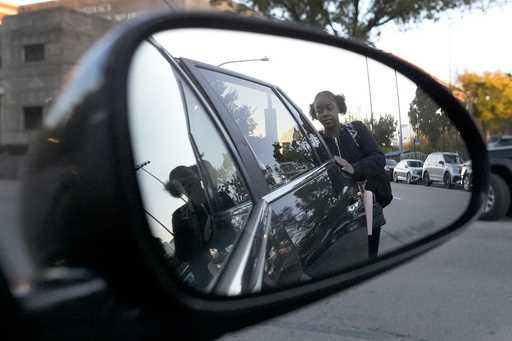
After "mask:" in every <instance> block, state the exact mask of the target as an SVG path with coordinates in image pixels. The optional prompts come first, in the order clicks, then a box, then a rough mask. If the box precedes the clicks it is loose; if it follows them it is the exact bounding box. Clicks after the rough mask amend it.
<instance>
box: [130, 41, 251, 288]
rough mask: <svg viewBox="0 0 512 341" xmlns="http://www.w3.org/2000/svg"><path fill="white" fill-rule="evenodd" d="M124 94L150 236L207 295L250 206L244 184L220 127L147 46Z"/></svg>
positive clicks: (184, 277)
mask: <svg viewBox="0 0 512 341" xmlns="http://www.w3.org/2000/svg"><path fill="white" fill-rule="evenodd" d="M148 85H151V86H148ZM128 91H129V96H128V98H129V103H128V104H129V115H128V116H129V120H130V121H129V123H130V133H131V136H132V147H133V151H134V159H135V169H136V173H137V180H138V183H139V188H140V192H141V195H142V201H143V204H144V210H145V212H146V217H147V221H148V222H149V224H150V227H151V232H152V234H153V235H154V236H155V238H156V239H157V240H158V241H159V242H160V243H161V245H162V247H163V250H165V252H166V255H167V256H168V258H169V264H170V265H171V270H173V271H175V273H176V275H177V276H179V277H180V279H181V280H182V281H184V282H186V283H188V284H189V285H190V286H193V287H195V288H197V289H200V290H208V288H209V286H210V285H211V284H212V283H213V282H214V279H215V276H217V275H218V274H219V272H220V271H221V269H222V265H223V264H224V261H225V260H226V259H227V256H228V255H229V253H230V250H231V249H232V248H230V246H231V245H233V244H234V243H235V242H236V241H237V238H238V236H239V235H240V233H241V231H242V230H243V227H244V225H245V222H246V220H247V217H248V215H249V213H250V210H251V208H252V204H251V201H250V196H249V192H248V190H247V186H246V183H245V181H244V180H243V179H242V177H241V175H240V173H239V171H238V169H237V165H236V163H235V161H234V159H233V157H232V155H231V154H230V151H229V149H228V148H227V145H226V143H225V142H224V140H223V138H222V135H221V133H220V132H219V129H218V127H217V126H216V125H215V124H214V122H213V121H212V119H211V118H210V116H209V115H208V113H207V112H206V110H205V109H204V107H203V106H202V105H201V104H200V102H199V100H198V99H197V97H196V96H195V94H194V93H193V92H192V91H191V89H190V88H189V87H188V86H187V84H186V83H185V82H184V81H183V80H181V78H180V77H179V76H178V74H177V73H175V71H174V70H173V68H172V66H171V64H170V63H169V62H168V61H167V60H166V59H165V58H164V57H163V56H162V54H160V52H159V51H158V50H157V49H156V48H155V47H154V46H152V45H151V44H149V43H145V44H143V45H141V46H140V47H139V48H138V50H137V52H136V53H135V55H134V57H133V62H132V65H131V68H130V72H129V82H128ZM163 99H165V100H163ZM169 155H172V157H169ZM235 208H236V210H235ZM227 210H229V211H227Z"/></svg>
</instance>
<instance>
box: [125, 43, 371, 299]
mask: <svg viewBox="0 0 512 341" xmlns="http://www.w3.org/2000/svg"><path fill="white" fill-rule="evenodd" d="M140 53H141V56H144V58H140V59H137V58H136V59H135V62H134V64H133V65H134V66H133V71H132V72H133V73H132V75H134V76H133V77H134V78H133V79H137V77H139V75H146V73H145V71H146V68H145V66H146V65H147V64H148V65H151V68H152V69H157V68H158V70H161V71H159V72H160V73H165V72H167V73H168V74H169V77H168V78H166V79H168V80H170V81H169V83H171V82H172V83H171V85H169V86H168V89H166V93H167V94H168V95H169V96H174V98H177V101H174V102H173V103H180V101H179V99H181V102H182V103H183V107H181V106H178V107H173V108H172V110H173V111H174V113H175V114H174V116H173V122H172V124H173V126H174V129H175V131H176V132H175V133H174V134H173V135H172V136H166V137H164V138H165V139H167V140H165V141H166V142H168V143H169V144H170V145H182V151H183V154H185V153H187V157H186V158H185V157H183V158H178V157H177V158H176V159H175V160H173V161H172V162H173V163H170V161H167V160H166V162H165V167H166V169H165V170H164V171H162V173H164V174H165V173H168V172H169V169H172V171H171V172H170V175H169V185H168V186H167V187H168V188H167V190H168V192H169V193H170V195H171V196H172V197H173V198H170V199H172V200H174V201H175V202H176V204H175V206H176V208H174V212H172V227H171V226H167V230H171V229H172V230H173V231H174V243H173V244H174V249H175V250H176V252H175V254H174V255H172V254H171V255H169V257H170V259H171V262H170V263H171V264H172V265H171V266H170V268H171V270H172V269H173V268H174V272H175V273H176V274H177V275H178V276H179V278H180V279H181V281H182V282H185V283H187V284H188V285H189V286H191V287H193V288H195V289H198V290H200V291H203V292H212V291H213V292H216V293H220V294H224V295H239V294H244V293H248V292H251V293H252V292H258V291H261V290H265V289H271V288H279V287H283V286H287V285H292V284H296V283H297V282H300V281H302V280H308V279H309V278H310V277H311V271H312V270H311V269H312V267H313V268H315V265H316V263H315V261H316V260H317V259H318V258H319V257H320V256H321V255H323V254H324V253H325V252H326V251H327V250H329V249H330V248H331V246H332V245H333V244H334V243H336V242H337V241H338V240H340V239H343V238H349V237H351V236H354V234H357V235H358V236H363V237H364V238H358V240H361V241H362V242H361V245H360V247H359V249H360V250H359V251H360V252H345V253H344V254H343V255H342V256H343V257H342V258H343V260H344V261H345V262H347V263H348V264H350V265H352V264H356V263H359V262H362V261H366V260H367V259H368V246H367V230H366V216H365V215H364V209H363V206H364V205H363V203H362V201H361V199H360V197H359V196H358V195H357V191H356V190H355V182H354V180H353V178H352V176H350V175H347V174H346V173H344V172H342V171H341V169H340V168H339V166H337V164H336V163H335V162H334V160H333V159H332V157H330V158H329V157H327V158H326V156H328V155H330V152H329V151H328V149H327V148H326V146H325V144H324V143H320V141H321V140H322V137H321V135H320V134H319V133H318V131H316V130H315V129H314V127H313V126H312V124H311V123H310V122H309V121H308V120H307V118H306V117H305V115H304V114H303V113H302V112H301V111H300V109H298V107H297V106H296V105H295V104H294V103H293V102H292V101H291V100H290V99H289V97H288V96H287V95H286V94H285V93H284V92H283V91H282V90H281V89H279V88H278V87H276V86H274V85H272V84H269V83H267V82H265V81H263V80H259V79H255V78H252V77H249V76H247V75H244V74H241V73H236V72H233V71H230V70H227V69H224V68H220V67H217V66H213V65H210V64H206V63H202V62H199V61H195V60H190V59H186V58H174V57H170V56H169V53H168V52H167V51H166V50H165V49H164V48H163V47H161V46H158V45H157V46H154V45H152V44H145V45H144V46H143V47H142V48H141V50H140ZM147 56H150V57H147ZM138 62H140V64H138ZM139 70H141V73H138V72H139ZM140 83H141V82H135V81H134V82H133V83H131V84H133V93H134V96H136V95H137V94H140V92H139V91H137V90H136V89H138V86H139V84H140ZM176 84H179V86H176ZM199 94H202V95H199ZM141 96H142V95H141ZM201 96H204V97H203V98H201ZM134 98H135V97H134ZM146 99H147V98H146V97H142V98H141V99H140V100H139V99H138V97H137V98H136V99H133V100H132V103H133V104H132V105H131V107H130V108H131V109H130V110H131V115H130V117H131V119H132V125H131V128H132V135H133V136H134V141H135V142H134V145H135V146H136V148H140V149H137V151H136V153H135V155H136V163H137V164H144V160H148V159H150V160H151V162H152V165H153V164H154V165H155V166H153V167H156V165H157V164H158V162H159V160H160V159H159V158H161V154H159V153H158V152H155V150H158V148H153V146H157V145H158V144H161V143H163V142H161V140H159V139H156V140H155V142H154V145H153V144H151V145H149V144H147V143H148V139H149V138H148V137H147V136H144V138H143V140H144V142H145V143H146V144H143V143H141V142H139V140H138V138H139V137H140V138H142V137H143V135H141V131H145V129H146V128H147V127H149V128H151V127H155V128H156V129H159V125H152V124H153V123H152V122H151V121H148V120H147V119H145V116H144V115H139V113H141V112H142V113H145V111H147V110H149V111H154V112H158V110H160V107H159V106H156V107H155V108H154V109H153V108H149V109H148V106H149V105H150V104H148V103H147V102H146ZM204 100H207V102H208V103H211V105H212V108H210V107H208V106H206V105H204V103H205V102H203V101H204ZM212 109H213V110H214V112H215V113H216V114H214V113H212V112H210V110H212ZM165 111H167V109H166V110H165ZM260 114H261V115H260ZM214 115H216V116H217V117H219V119H220V121H221V122H223V123H224V124H223V128H220V127H219V126H218V125H217V124H216V123H215V121H214V120H212V119H211V117H215V116H214ZM164 117H167V116H164ZM138 118H140V120H138ZM160 124H162V123H160ZM263 127H264V129H263ZM187 130H188V131H189V136H188V138H187V137H186V136H182V135H180V133H179V132H185V133H186V132H187ZM188 139H190V140H191V142H189V141H188ZM168 140H169V141H168ZM229 140H233V141H236V142H235V145H236V146H234V147H230V146H229V145H228V144H227V143H225V142H224V141H229ZM188 145H190V146H193V147H190V148H188ZM145 146H150V147H148V148H146V147H145ZM230 148H232V149H230ZM242 148H246V149H244V150H242ZM152 153H155V154H152ZM233 155H235V156H234V157H233ZM321 156H323V157H321ZM192 160H194V161H192ZM235 160H236V161H235ZM235 165H238V166H239V168H238V167H237V166H235ZM137 169H139V168H138V167H137ZM240 170H245V174H241V171H240ZM137 174H138V180H139V184H140V186H141V189H142V192H143V195H145V197H146V198H147V200H146V205H147V210H148V212H149V213H148V216H147V217H148V220H154V217H156V218H157V219H158V221H159V222H160V223H161V222H163V221H166V220H168V218H166V216H167V215H168V214H169V210H167V209H163V210H161V211H158V206H156V205H153V204H152V203H153V202H162V201H163V200H167V199H169V198H168V197H169V195H168V193H166V192H164V191H157V190H152V188H153V187H154V186H157V187H158V186H160V183H159V182H158V181H155V180H153V178H152V177H151V176H148V175H147V174H146V173H145V172H143V171H140V172H138V173H137ZM148 181H150V182H148ZM258 190H260V191H262V192H263V191H265V194H263V195H264V202H265V204H262V202H263V201H260V202H254V201H253V198H252V196H253V195H252V194H253V193H254V192H255V191H258ZM251 192H252V193H251ZM155 193H157V194H155ZM256 195H258V194H256ZM182 197H185V198H186V199H188V200H186V202H185V204H183V201H182V200H181V198H182ZM250 216H251V217H256V218H253V219H254V221H253V220H251V219H250ZM187 224H188V225H187ZM159 225H160V224H155V229H158V228H159ZM189 225H193V228H192V229H190V228H188V226H189ZM251 228H254V237H253V238H252V239H247V238H241V239H240V238H239V237H240V235H241V233H242V231H244V229H245V231H247V229H251ZM188 230H193V231H199V232H198V233H197V234H198V236H199V238H195V239H194V238H192V237H188V235H186V234H185V232H186V231H188ZM196 240H199V241H200V242H197V241H196ZM363 241H364V242H363ZM256 245H259V246H258V247H256ZM192 247H193V248H194V252H193V254H192V252H191V251H190V250H191V249H192ZM251 249H252V250H253V251H252V253H251V255H250V260H247V261H250V262H253V263H254V264H255V269H254V270H253V271H252V272H251V273H248V274H247V276H244V277H243V283H241V285H240V287H235V286H233V285H232V283H233V282H235V281H237V280H238V279H237V278H238V277H236V273H237V271H238V270H237V269H240V268H241V267H243V265H241V264H240V262H241V261H243V260H244V259H246V257H242V256H238V255H239V254H240V253H244V252H246V250H251ZM231 255H233V256H232V257H231ZM176 264H178V266H176ZM176 268H177V269H178V271H176ZM323 275H327V273H325V274H323ZM241 288H242V289H241ZM236 290H241V291H236Z"/></svg>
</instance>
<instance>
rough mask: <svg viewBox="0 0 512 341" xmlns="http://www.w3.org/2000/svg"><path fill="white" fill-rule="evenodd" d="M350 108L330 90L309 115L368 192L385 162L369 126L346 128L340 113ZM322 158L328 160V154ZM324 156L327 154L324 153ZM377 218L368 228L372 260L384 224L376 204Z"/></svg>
mask: <svg viewBox="0 0 512 341" xmlns="http://www.w3.org/2000/svg"><path fill="white" fill-rule="evenodd" d="M346 111H347V106H346V104H345V98H344V97H343V96H341V95H334V94H333V93H332V92H330V91H322V92H319V93H318V94H317V95H316V96H315V100H314V102H313V104H311V106H310V114H311V117H312V118H313V119H318V120H319V121H320V123H321V124H322V125H323V127H324V130H323V131H321V132H320V133H321V134H322V136H323V137H324V140H325V142H326V144H327V146H328V147H329V149H330V151H331V153H332V154H333V155H334V160H335V161H336V163H337V164H338V166H339V167H340V168H341V169H342V170H343V171H345V172H347V173H349V174H352V175H353V177H354V180H355V181H358V182H366V189H367V190H371V188H370V187H371V186H369V185H371V183H372V181H374V180H375V179H378V178H379V177H380V176H381V174H382V172H383V171H384V166H385V163H386V159H385V156H384V154H383V153H382V151H381V150H380V149H379V147H378V146H377V143H376V142H375V139H374V138H373V136H372V134H371V133H370V131H368V129H367V128H366V126H365V125H364V124H363V123H362V122H360V121H354V122H352V123H351V124H349V125H343V124H342V123H341V122H340V121H339V118H338V114H342V115H343V114H345V113H346ZM319 154H320V156H321V157H322V158H323V159H324V160H326V159H328V157H329V156H328V155H322V152H321V151H320V153H319ZM323 154H325V153H323ZM374 210H376V212H374V217H375V216H376V215H377V217H379V216H380V219H375V218H373V224H372V225H373V226H372V228H368V231H369V233H368V255H369V257H370V258H374V257H376V256H377V252H378V249H379V239H380V227H381V226H382V225H384V224H385V221H384V219H383V218H384V216H383V214H382V207H380V205H379V204H378V203H377V202H376V203H374Z"/></svg>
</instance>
